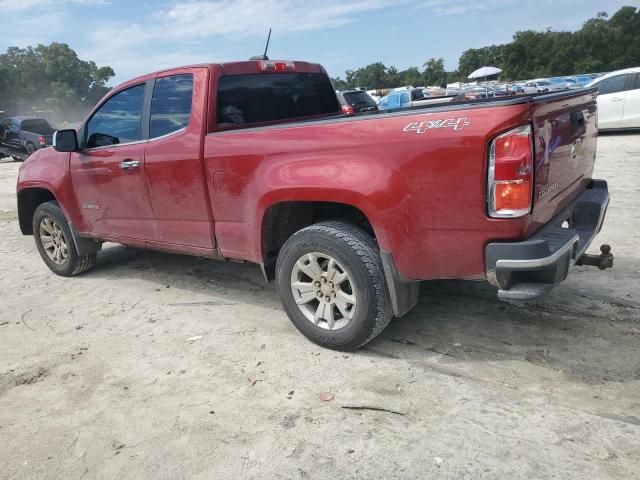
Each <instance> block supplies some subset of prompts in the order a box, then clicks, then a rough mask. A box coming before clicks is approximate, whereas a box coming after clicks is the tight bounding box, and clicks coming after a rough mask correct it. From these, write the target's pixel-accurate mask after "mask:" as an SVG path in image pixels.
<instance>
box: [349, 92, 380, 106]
mask: <svg viewBox="0 0 640 480" xmlns="http://www.w3.org/2000/svg"><path fill="white" fill-rule="evenodd" d="M343 97H344V99H345V101H346V102H347V103H348V104H349V105H353V106H361V105H362V106H366V107H375V105H376V102H375V101H374V100H373V98H371V97H370V96H369V95H368V94H367V93H365V92H346V93H344V94H343Z"/></svg>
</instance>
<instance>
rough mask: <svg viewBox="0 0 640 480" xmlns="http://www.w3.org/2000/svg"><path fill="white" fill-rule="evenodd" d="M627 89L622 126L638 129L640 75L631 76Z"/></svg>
mask: <svg viewBox="0 0 640 480" xmlns="http://www.w3.org/2000/svg"><path fill="white" fill-rule="evenodd" d="M626 88H627V92H626V94H627V96H626V98H625V101H624V114H623V115H622V126H623V127H630V128H638V127H640V73H635V74H633V75H630V76H629V79H628V80H627V87H626Z"/></svg>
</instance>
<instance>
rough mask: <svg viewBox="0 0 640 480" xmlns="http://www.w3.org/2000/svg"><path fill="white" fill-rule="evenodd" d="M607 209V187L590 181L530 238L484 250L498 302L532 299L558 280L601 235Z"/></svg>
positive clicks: (602, 182) (600, 181)
mask: <svg viewBox="0 0 640 480" xmlns="http://www.w3.org/2000/svg"><path fill="white" fill-rule="evenodd" d="M608 205H609V191H608V188H607V182H606V181H604V180H592V181H591V184H590V185H589V186H588V187H587V188H586V189H585V190H584V191H583V192H582V193H581V194H580V196H579V197H578V198H577V199H576V200H575V201H574V202H573V203H572V204H571V205H569V206H568V207H567V208H565V209H564V210H562V211H561V212H560V213H559V214H558V215H556V216H555V217H554V218H553V219H552V220H551V221H550V222H548V223H547V224H546V225H544V226H543V227H542V228H540V230H538V231H537V232H536V233H535V234H534V235H532V236H531V237H530V238H529V239H527V240H525V241H524V242H516V243H490V244H489V245H487V247H486V256H485V259H486V260H485V262H486V274H487V279H488V280H489V283H491V284H492V285H494V286H496V287H498V288H499V291H498V298H500V299H501V300H531V299H534V298H537V297H540V296H541V295H543V294H544V293H546V292H547V291H548V290H550V289H551V288H553V287H554V286H555V285H557V284H558V283H560V282H561V281H563V280H564V279H565V278H566V277H567V274H568V272H569V268H570V267H571V266H572V265H573V264H575V263H576V262H578V261H579V260H580V258H581V257H582V256H583V255H584V253H585V251H586V249H587V248H588V247H589V245H590V244H591V242H592V241H593V239H594V238H595V236H596V235H597V234H598V232H600V229H601V227H602V223H603V221H604V217H605V214H606V211H607V207H608ZM565 222H568V228H566V226H567V223H565ZM563 224H565V227H563Z"/></svg>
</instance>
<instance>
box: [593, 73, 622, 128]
mask: <svg viewBox="0 0 640 480" xmlns="http://www.w3.org/2000/svg"><path fill="white" fill-rule="evenodd" d="M628 76H630V75H624V74H622V75H616V76H614V77H609V78H605V79H604V80H602V81H601V82H599V83H598V84H597V85H596V86H597V87H598V125H601V126H602V127H609V128H611V127H619V126H620V125H621V123H622V115H623V113H624V101H625V99H626V96H627V92H625V89H624V87H625V83H626V81H627V77H628Z"/></svg>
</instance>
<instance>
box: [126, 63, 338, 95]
mask: <svg viewBox="0 0 640 480" xmlns="http://www.w3.org/2000/svg"><path fill="white" fill-rule="evenodd" d="M263 61H269V62H275V63H281V62H293V64H294V66H295V68H294V70H287V73H296V72H297V73H322V74H325V75H326V74H327V72H326V70H325V69H324V68H323V67H322V65H320V64H319V63H310V62H304V61H299V60H293V61H292V60H273V59H270V60H245V61H240V62H222V63H198V64H192V65H183V66H180V67H173V68H166V69H163V70H157V71H155V72H151V73H147V74H145V75H140V76H138V77H135V78H132V79H131V80H127V81H126V82H123V83H121V84H119V85H117V86H116V87H115V88H117V89H120V87H123V86H127V85H131V84H133V83H140V82H144V81H147V80H151V79H153V78H155V77H156V76H158V75H161V76H164V75H165V74H171V73H173V72H179V71H181V70H186V69H190V68H208V69H209V70H210V71H211V72H213V73H214V74H217V75H218V76H221V75H245V74H252V73H263V74H265V75H269V74H272V73H273V72H265V71H262V70H260V67H259V65H260V63H261V62H263ZM280 73H282V72H280Z"/></svg>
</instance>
